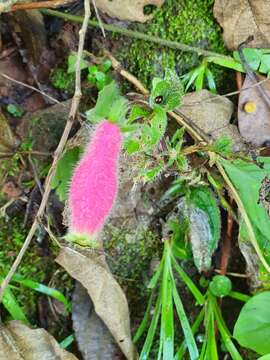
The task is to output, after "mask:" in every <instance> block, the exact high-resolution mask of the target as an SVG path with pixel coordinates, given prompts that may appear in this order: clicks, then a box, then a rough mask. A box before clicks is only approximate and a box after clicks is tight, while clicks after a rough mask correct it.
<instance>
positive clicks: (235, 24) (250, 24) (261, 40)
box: [214, 0, 270, 50]
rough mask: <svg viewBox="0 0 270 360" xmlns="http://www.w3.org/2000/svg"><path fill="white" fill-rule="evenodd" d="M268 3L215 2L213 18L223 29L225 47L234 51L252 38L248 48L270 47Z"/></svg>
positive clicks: (251, 0)
mask: <svg viewBox="0 0 270 360" xmlns="http://www.w3.org/2000/svg"><path fill="white" fill-rule="evenodd" d="M269 13H270V2H269V1H265V0H216V1H215V5H214V16H215V17H216V19H217V21H218V22H219V24H220V25H221V26H222V27H223V31H224V32H223V37H224V41H225V44H226V46H227V47H228V48H229V49H231V50H236V49H237V48H238V46H239V45H240V44H241V43H243V42H244V41H246V40H247V38H248V37H249V36H254V40H253V41H251V42H249V43H248V46H249V47H265V48H268V47H269V46H270V23H269Z"/></svg>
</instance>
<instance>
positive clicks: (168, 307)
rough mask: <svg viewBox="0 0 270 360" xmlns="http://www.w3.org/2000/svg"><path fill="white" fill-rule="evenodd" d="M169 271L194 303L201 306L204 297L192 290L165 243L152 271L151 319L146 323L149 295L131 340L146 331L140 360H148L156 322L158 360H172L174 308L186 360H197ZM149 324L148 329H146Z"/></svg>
mask: <svg viewBox="0 0 270 360" xmlns="http://www.w3.org/2000/svg"><path fill="white" fill-rule="evenodd" d="M173 270H174V271H175V272H176V274H178V275H179V276H180V278H181V279H182V281H184V283H185V284H186V285H187V287H188V288H189V289H190V291H191V293H192V294H193V296H194V297H195V299H196V300H197V302H198V303H200V304H202V303H203V302H204V297H203V295H202V294H201V292H200V291H199V289H198V288H197V287H196V286H195V284H194V283H193V282H192V280H191V279H190V278H189V276H188V275H187V274H186V273H185V272H184V271H183V269H182V268H181V267H180V265H179V264H178V262H177V261H176V259H175V258H174V255H173V252H172V247H171V243H170V241H169V240H166V241H165V243H164V252H163V257H162V259H161V262H160V265H159V267H158V269H157V270H156V273H155V274H154V276H153V278H152V280H151V281H150V284H149V287H150V288H151V289H152V294H153V293H154V291H155V289H156V288H159V290H158V296H157V301H156V304H155V308H154V313H153V316H152V319H151V320H150V310H149V309H150V308H151V307H152V305H153V304H152V303H153V295H151V297H150V300H149V303H148V306H147V311H146V313H145V317H144V319H143V320H142V323H141V325H140V327H139V328H138V330H137V333H136V335H135V337H134V341H135V342H137V341H138V339H139V338H140V337H141V336H142V334H143V333H144V332H145V331H146V329H147V328H148V331H147V336H146V339H145V343H144V345H143V348H142V350H141V353H140V359H148V358H149V354H150V351H151V348H152V344H153V339H154V336H155V333H156V331H157V326H158V324H159V321H160V343H159V344H160V346H159V355H158V358H161V357H163V358H164V359H173V358H174V353H175V345H174V328H175V324H174V316H173V313H174V308H175V310H176V313H177V315H178V318H179V321H180V323H181V327H182V330H183V334H184V337H185V341H186V344H187V347H188V351H189V355H190V359H194V360H195V359H197V358H198V356H199V352H198V348H197V345H196V342H195V339H194V336H193V333H192V330H191V327H190V325H189V321H188V318H187V316H186V313H185V310H184V307H183V304H182V301H181V298H180V296H179V293H178V291H177V287H176V280H175V277H174V274H173ZM149 322H150V325H148V324H149Z"/></svg>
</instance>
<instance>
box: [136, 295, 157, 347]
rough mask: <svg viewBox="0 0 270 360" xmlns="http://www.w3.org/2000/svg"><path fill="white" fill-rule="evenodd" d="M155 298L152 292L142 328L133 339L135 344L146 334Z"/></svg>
mask: <svg viewBox="0 0 270 360" xmlns="http://www.w3.org/2000/svg"><path fill="white" fill-rule="evenodd" d="M153 297H154V292H153V291H152V292H151V295H150V298H149V301H148V304H147V308H146V311H145V313H144V317H143V319H142V321H141V323H140V326H139V327H138V329H137V331H136V334H135V335H134V338H133V342H134V343H136V342H137V341H138V340H139V339H140V337H141V336H142V334H143V333H144V331H145V329H146V326H147V324H148V321H149V318H150V312H151V308H152V303H153Z"/></svg>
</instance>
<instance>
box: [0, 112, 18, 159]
mask: <svg viewBox="0 0 270 360" xmlns="http://www.w3.org/2000/svg"><path fill="white" fill-rule="evenodd" d="M17 145H18V140H17V139H16V137H15V136H14V134H13V133H12V131H11V128H10V126H9V124H8V122H7V119H6V117H5V116H4V114H3V113H2V112H1V111H0V151H1V152H7V151H11V150H13V149H14V148H15V147H16V146H17Z"/></svg>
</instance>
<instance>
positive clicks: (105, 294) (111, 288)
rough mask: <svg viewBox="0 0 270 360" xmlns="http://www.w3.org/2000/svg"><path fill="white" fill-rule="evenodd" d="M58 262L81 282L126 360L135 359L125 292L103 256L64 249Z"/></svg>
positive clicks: (92, 252) (90, 252) (91, 252)
mask: <svg viewBox="0 0 270 360" xmlns="http://www.w3.org/2000/svg"><path fill="white" fill-rule="evenodd" d="M56 262H57V263H58V264H60V265H61V266H62V267H63V268H64V269H65V270H66V271H67V272H68V273H69V275H70V276H71V277H73V278H74V279H76V280H77V281H79V282H80V283H81V284H82V285H83V286H84V287H85V288H86V289H87V292H88V294H89V296H90V297H91V299H92V301H93V304H94V308H95V312H96V314H97V315H98V316H99V317H100V318H101V319H102V320H103V322H104V324H105V325H106V326H107V327H108V329H109V330H110V332H111V334H112V335H113V337H114V339H115V341H116V343H117V344H118V346H119V347H120V349H121V350H122V352H123V354H124V355H125V356H126V358H127V359H129V360H133V359H135V356H136V355H135V350H134V346H133V344H132V341H131V333H130V322H129V310H128V303H127V300H126V297H125V295H124V292H123V291H122V289H121V287H120V286H119V284H118V283H117V282H116V280H115V279H114V277H113V276H112V274H111V272H110V270H109V268H108V266H107V264H106V260H105V258H104V256H103V255H101V256H99V257H98V256H97V252H96V251H91V250H88V251H86V252H85V254H82V253H80V252H78V251H76V250H74V249H71V248H68V247H64V248H62V249H61V252H60V254H59V255H58V257H57V259H56Z"/></svg>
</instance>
